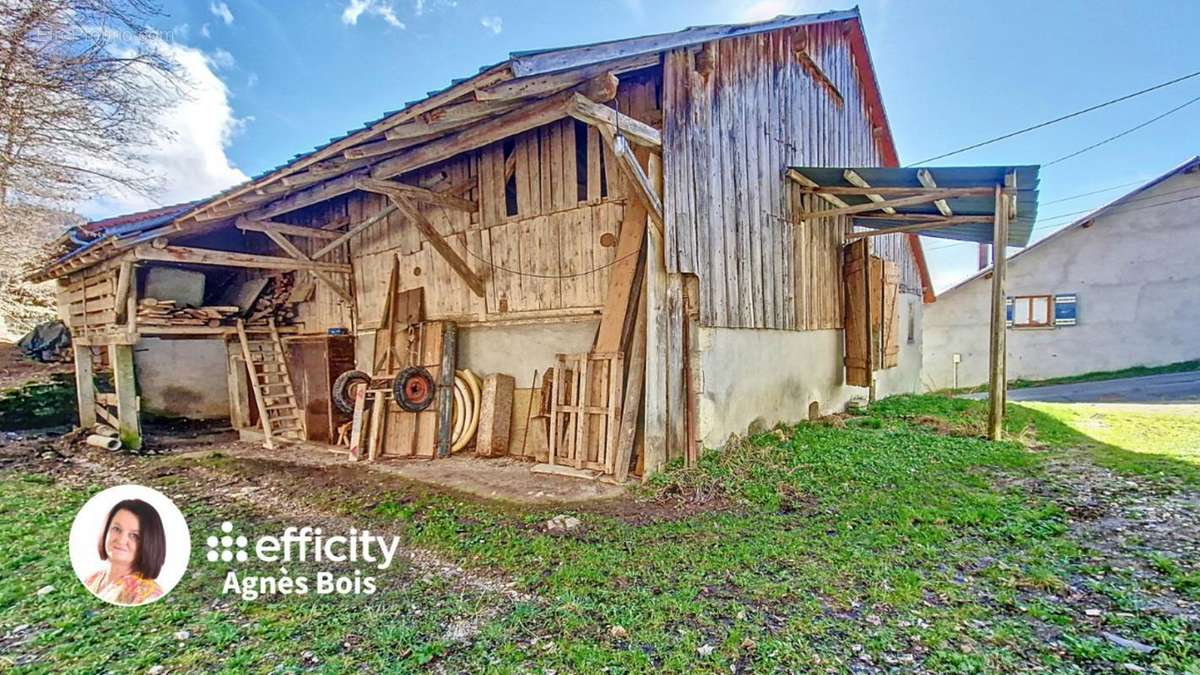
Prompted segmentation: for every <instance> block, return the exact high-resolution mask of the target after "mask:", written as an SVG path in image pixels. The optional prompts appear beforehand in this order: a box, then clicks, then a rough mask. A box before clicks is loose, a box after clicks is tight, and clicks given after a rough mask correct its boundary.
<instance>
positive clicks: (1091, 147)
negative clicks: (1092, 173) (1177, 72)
mask: <svg viewBox="0 0 1200 675" xmlns="http://www.w3.org/2000/svg"><path fill="white" fill-rule="evenodd" d="M1196 101H1200V96H1197V97H1196V98H1193V99H1191V100H1190V101H1188V102H1186V103H1184V104H1183V105H1178V106H1175V107H1174V108H1171V109H1170V110H1168V111H1166V112H1165V113H1163V114H1161V115H1158V116H1157V117H1152V118H1150V119H1148V120H1146V121H1145V122H1142V123H1141V124H1139V125H1137V126H1135V127H1130V128H1128V129H1126V130H1125V131H1122V132H1121V133H1119V134H1117V135H1115V136H1109V137H1108V138H1106V139H1104V140H1102V141H1100V142H1098V143H1093V144H1091V145H1089V146H1087V147H1086V148H1083V149H1081V150H1076V151H1075V152H1072V153H1070V154H1067V155H1063V156H1062V157H1059V158H1058V159H1055V160H1051V161H1049V162H1046V163H1045V164H1043V165H1042V169H1043V170H1045V169H1047V168H1049V167H1051V166H1054V165H1055V164H1058V163H1059V162H1061V161H1063V160H1067V159H1071V158H1072V157H1078V156H1079V155H1082V154H1083V153H1085V152H1087V151H1089V150H1095V149H1096V148H1098V147H1100V146H1102V145H1104V144H1106V143H1111V142H1112V141H1115V140H1117V139H1118V138H1121V137H1122V136H1128V135H1129V134H1132V133H1133V132H1135V131H1137V130H1138V129H1142V128H1144V127H1148V126H1150V125H1151V124H1154V123H1155V122H1157V121H1159V120H1161V119H1162V118H1164V117H1166V116H1168V115H1172V114H1174V113H1177V112H1179V111H1180V110H1183V109H1184V108H1186V107H1188V106H1189V105H1192V104H1193V103H1195V102H1196Z"/></svg>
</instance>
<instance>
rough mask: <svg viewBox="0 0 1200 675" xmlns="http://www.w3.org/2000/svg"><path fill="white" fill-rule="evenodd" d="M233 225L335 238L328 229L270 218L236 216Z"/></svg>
mask: <svg viewBox="0 0 1200 675" xmlns="http://www.w3.org/2000/svg"><path fill="white" fill-rule="evenodd" d="M234 226H235V227H237V229H239V230H242V231H243V232H262V233H264V234H267V233H270V232H278V233H279V234H287V235H291V236H293V237H308V238H309V239H337V238H338V234H339V233H337V232H330V231H329V230H321V229H318V228H315V227H304V226H303V225H290V224H288V223H276V222H273V221H270V220H259V221H255V220H249V219H248V218H244V217H243V218H238V219H237V220H236V221H235V222H234Z"/></svg>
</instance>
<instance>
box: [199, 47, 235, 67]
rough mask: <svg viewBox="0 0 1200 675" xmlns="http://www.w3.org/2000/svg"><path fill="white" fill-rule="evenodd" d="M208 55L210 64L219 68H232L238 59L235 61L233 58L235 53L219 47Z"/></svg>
mask: <svg viewBox="0 0 1200 675" xmlns="http://www.w3.org/2000/svg"><path fill="white" fill-rule="evenodd" d="M206 56H207V58H208V63H209V65H211V66H212V67H213V68H216V69H217V70H224V69H226V68H232V67H233V66H234V65H235V64H236V63H237V61H235V60H234V58H233V54H230V53H229V52H227V51H225V50H224V49H221V48H219V47H218V48H217V49H215V50H213V51H212V52H210V53H209V54H207V55H206Z"/></svg>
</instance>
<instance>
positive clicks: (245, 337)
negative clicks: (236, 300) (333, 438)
mask: <svg viewBox="0 0 1200 675" xmlns="http://www.w3.org/2000/svg"><path fill="white" fill-rule="evenodd" d="M267 326H268V327H267V328H266V329H262V328H258V329H250V330H246V324H245V323H244V322H243V321H242V320H241V319H238V322H237V331H238V339H239V340H240V341H241V343H242V356H243V357H245V359H246V367H247V368H248V369H249V370H250V386H251V388H252V389H253V390H254V400H255V401H256V402H257V403H258V417H259V420H260V421H261V423H262V429H263V437H264V439H265V441H264V443H263V444H264V445H265V446H266V447H267V448H272V449H273V448H274V447H275V441H277V440H281V441H285V442H286V441H302V440H304V439H305V431H304V416H303V415H302V414H301V411H300V407H299V406H298V405H297V404H296V390H295V389H294V388H293V387H292V376H291V375H290V374H289V373H288V367H287V355H286V354H285V352H284V351H283V341H281V340H280V339H279V330H278V329H276V327H275V320H274V319H270V320H269V321H268V322H267ZM250 335H255V336H265V337H260V338H257V339H251V338H250V337H249V336H250Z"/></svg>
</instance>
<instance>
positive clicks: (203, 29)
mask: <svg viewBox="0 0 1200 675" xmlns="http://www.w3.org/2000/svg"><path fill="white" fill-rule="evenodd" d="M200 35H201V36H202V37H206V38H209V37H212V34H211V33H209V32H208V24H207V23H206V24H202V25H201V26H200Z"/></svg>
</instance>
